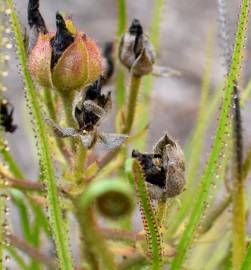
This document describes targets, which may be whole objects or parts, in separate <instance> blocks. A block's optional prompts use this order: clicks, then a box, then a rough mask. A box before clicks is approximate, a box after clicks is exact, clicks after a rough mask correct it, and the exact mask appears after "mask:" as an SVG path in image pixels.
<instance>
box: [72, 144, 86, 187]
mask: <svg viewBox="0 0 251 270" xmlns="http://www.w3.org/2000/svg"><path fill="white" fill-rule="evenodd" d="M86 155H87V150H86V149H85V148H84V146H83V144H82V143H81V141H80V140H79V142H78V150H77V156H76V161H75V167H74V174H75V181H76V183H77V184H81V183H80V181H81V182H82V181H83V178H84V177H83V175H84V169H85V161H86Z"/></svg>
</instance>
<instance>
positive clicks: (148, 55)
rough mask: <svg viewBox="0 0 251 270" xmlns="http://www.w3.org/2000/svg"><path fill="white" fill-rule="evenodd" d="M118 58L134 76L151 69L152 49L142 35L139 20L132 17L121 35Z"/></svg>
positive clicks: (141, 74)
mask: <svg viewBox="0 0 251 270" xmlns="http://www.w3.org/2000/svg"><path fill="white" fill-rule="evenodd" d="M119 58H120V61H121V63H122V64H123V65H125V66H126V67H127V68H128V69H129V70H130V71H131V72H132V73H133V74H134V75H135V76H143V75H146V74H148V73H150V72H151V71H152V69H153V64H154V62H155V53H154V49H153V46H152V44H151V43H150V41H149V39H148V38H147V36H146V35H144V32H143V28H142V26H141V24H140V22H139V20H136V19H134V20H133V22H132V24H131V26H130V28H129V31H128V32H127V33H125V34H124V36H123V37H122V39H121V42H120V46H119Z"/></svg>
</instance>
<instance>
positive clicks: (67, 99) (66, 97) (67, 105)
mask: <svg viewBox="0 0 251 270" xmlns="http://www.w3.org/2000/svg"><path fill="white" fill-rule="evenodd" d="M60 94H61V99H62V102H63V106H64V111H65V118H66V124H67V125H68V126H69V127H75V126H76V123H75V121H74V119H73V117H72V102H73V99H74V94H73V93H72V92H71V91H69V92H68V93H67V91H64V92H63V93H60ZM69 139H70V144H71V149H72V150H73V151H74V152H75V143H74V139H73V138H69Z"/></svg>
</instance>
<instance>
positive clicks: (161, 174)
mask: <svg viewBox="0 0 251 270" xmlns="http://www.w3.org/2000/svg"><path fill="white" fill-rule="evenodd" d="M132 157H133V158H136V159H137V160H138V161H139V162H140V164H141V166H142V169H143V171H144V173H145V180H146V182H147V184H148V187H149V192H150V195H151V197H152V198H153V199H160V198H171V197H175V196H177V195H179V194H180V193H181V192H182V191H183V189H184V185H185V159H184V154H183V152H182V150H181V148H180V146H179V144H178V143H177V142H176V141H175V140H174V139H171V138H170V137H169V136H168V135H164V136H163V137H162V138H161V139H160V140H159V141H158V142H157V144H156V145H155V146H154V148H153V154H142V153H140V152H138V151H135V150H133V152H132Z"/></svg>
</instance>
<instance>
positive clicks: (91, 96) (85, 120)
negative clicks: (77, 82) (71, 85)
mask: <svg viewBox="0 0 251 270" xmlns="http://www.w3.org/2000/svg"><path fill="white" fill-rule="evenodd" d="M103 82H104V78H103V77H102V76H100V78H99V79H98V80H96V81H95V82H94V83H93V84H92V85H90V86H88V88H87V89H86V91H85V93H84V97H83V99H84V101H87V100H91V101H93V102H95V104H97V105H98V106H100V107H101V108H104V107H105V105H106V104H107V102H108V99H109V97H108V96H109V94H108V95H104V94H102V93H101V89H102V86H103ZM74 114H75V118H76V120H77V122H78V125H79V128H80V129H84V130H86V131H92V130H93V129H94V127H95V126H96V124H97V123H98V121H99V119H100V117H99V116H97V115H96V114H95V112H94V111H93V112H92V111H89V110H86V109H85V107H83V108H78V107H76V108H75V112H74Z"/></svg>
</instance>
